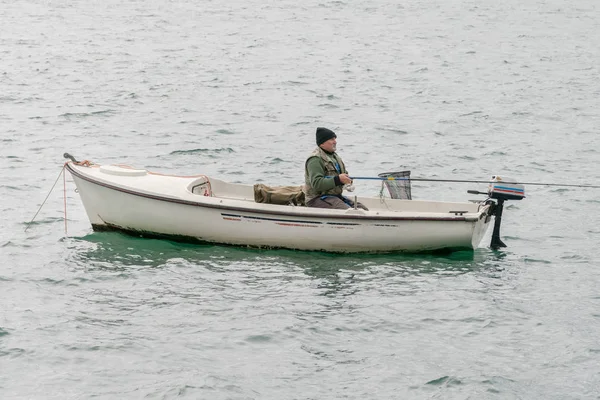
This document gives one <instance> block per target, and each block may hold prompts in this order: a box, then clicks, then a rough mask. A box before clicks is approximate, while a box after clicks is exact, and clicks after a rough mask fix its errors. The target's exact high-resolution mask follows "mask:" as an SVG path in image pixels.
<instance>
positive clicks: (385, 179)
mask: <svg viewBox="0 0 600 400" xmlns="http://www.w3.org/2000/svg"><path fill="white" fill-rule="evenodd" d="M350 179H368V180H377V181H421V182H457V183H498V182H492V181H477V180H465V179H427V178H394V177H391V176H390V177H388V178H382V177H371V176H351V177H350ZM506 183H513V184H519V185H532V186H565V187H579V188H594V189H600V186H597V185H575V184H566V183H542V182H506Z"/></svg>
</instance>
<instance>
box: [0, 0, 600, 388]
mask: <svg viewBox="0 0 600 400" xmlns="http://www.w3.org/2000/svg"><path fill="white" fill-rule="evenodd" d="M0 6H1V8H0V141H1V145H2V151H1V152H0V153H1V154H0V172H1V173H0V199H1V203H0V206H1V211H2V227H1V228H0V398H2V399H88V398H97V399H141V398H151V399H172V398H189V399H432V398H433V399H600V363H599V361H598V360H599V358H600V333H599V331H600V311H598V310H599V306H600V294H599V291H598V284H599V281H600V270H599V266H600V263H599V261H600V257H599V255H598V250H597V247H598V244H599V243H600V228H599V225H600V217H599V209H600V201H599V200H598V198H599V195H600V189H593V188H573V187H557V186H534V185H529V186H527V187H526V195H527V198H526V199H525V200H523V201H520V202H511V203H509V205H508V207H506V209H505V215H504V218H503V227H502V234H503V239H504V241H505V242H506V243H507V245H508V247H507V248H506V249H502V250H499V251H492V250H490V249H489V248H488V244H489V233H488V236H486V238H485V239H484V241H483V242H482V244H481V247H480V248H478V249H477V250H475V251H474V252H465V253H454V254H451V255H446V256H434V255H419V254H416V255H378V256H373V255H352V256H350V255H347V256H346V255H331V254H325V253H310V252H294V251H259V250H249V249H241V248H235V247H221V246H192V245H182V244H176V243H172V242H168V241H159V240H144V239H139V238H132V237H127V236H123V235H120V234H109V233H93V232H92V230H91V227H90V225H89V221H88V220H87V217H86V215H85V212H84V210H83V206H82V204H81V202H80V200H79V197H78V194H77V193H76V192H75V188H74V185H73V182H72V181H71V179H70V177H67V180H66V182H63V180H62V179H63V178H62V176H60V175H59V174H60V172H61V168H62V164H63V162H64V160H63V159H62V154H63V153H64V152H65V151H67V152H70V153H72V154H73V155H75V156H76V157H78V158H79V159H88V160H90V161H93V162H96V163H100V164H109V163H117V162H118V163H125V164H129V165H133V166H136V167H139V168H148V169H151V170H154V171H158V172H164V173H176V174H198V173H204V174H208V175H214V176H218V177H220V178H222V179H226V180H229V181H233V182H243V183H248V184H252V183H256V182H264V183H267V184H273V185H279V184H281V185H289V184H300V183H301V182H302V180H303V163H304V160H305V158H306V156H307V154H308V153H310V151H312V149H313V147H314V131H315V128H316V127H317V126H326V127H328V128H330V129H333V130H335V131H336V132H337V133H338V150H339V153H340V154H341V155H342V157H343V158H344V160H345V162H346V164H347V166H348V169H349V170H350V172H351V173H352V174H353V175H360V176H374V175H376V174H378V173H380V172H386V171H397V170H404V169H409V170H411V171H412V176H413V177H421V178H442V179H467V180H486V179H489V177H490V176H491V175H494V174H500V175H503V176H508V177H514V178H516V179H519V180H520V181H525V182H533V183H535V182H546V183H548V182H551V183H565V184H592V185H598V178H599V177H600V174H599V172H598V169H597V166H598V162H599V161H600V139H599V138H598V128H597V127H598V125H599V122H600V111H599V110H600V100H599V99H600V90H599V89H598V88H599V85H598V82H599V81H600V73H599V61H600V50H599V49H600V35H598V32H600V13H599V11H600V10H599V7H598V4H597V2H596V1H595V0H575V1H566V0H564V1H563V0H546V1H543V0H520V1H516V0H507V1H502V2H498V1H490V0H483V1H460V2H459V1H441V0H426V1H408V2H404V3H399V2H393V1H390V0H371V1H362V0H357V1H313V0H307V1H304V2H297V1H290V0H282V1H279V2H259V1H256V0H246V1H243V2H242V1H235V0H234V1H229V2H215V1H186V0H181V1H166V0H154V1H139V0H137V1H136V0H133V1H116V0H107V1H102V2H100V1H92V0H79V1H70V2H66V1H55V0H50V1H8V0H0ZM55 182H57V183H56V186H55V187H54V189H53V190H52V191H51V188H52V187H53V185H54V183H55ZM356 183H357V184H356V186H357V190H358V192H359V194H373V195H376V194H377V193H378V191H379V187H378V186H377V184H376V183H373V182H368V181H362V182H358V181H357V182H356ZM468 189H476V190H485V189H486V187H485V185H480V184H459V183H427V182H413V198H417V199H441V200H457V201H464V200H468V199H470V198H473V195H468V194H467V193H466V190H468ZM49 193H50V195H49V196H48V200H47V201H46V202H45V203H44V200H45V198H46V196H47V195H48V194H49ZM65 201H66V217H67V223H66V226H65V221H64V218H65V207H64V202H65ZM42 204H43V207H42V208H41V210H40V212H39V214H38V215H37V216H36V217H35V218H33V217H34V215H35V213H36V212H37V211H38V210H39V209H40V206H42ZM32 219H34V221H33V223H32V224H31V225H28V223H29V222H30V221H31V220H32ZM27 226H29V228H28V229H27V231H25V228H26V227H27ZM65 231H66V232H65Z"/></svg>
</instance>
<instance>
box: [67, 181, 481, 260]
mask: <svg viewBox="0 0 600 400" xmlns="http://www.w3.org/2000/svg"><path fill="white" fill-rule="evenodd" d="M73 178H74V180H75V183H76V185H77V187H78V190H79V193H80V195H81V199H82V202H83V204H84V207H85V209H86V212H87V214H88V217H89V219H90V221H91V223H92V225H93V226H94V227H95V228H100V227H102V226H105V227H109V228H117V229H123V230H126V231H135V232H140V233H147V234H158V235H169V236H176V237H187V238H190V239H192V238H193V239H197V240H201V241H205V242H212V243H222V244H234V245H244V246H255V247H275V248H288V249H299V250H321V251H333V252H390V251H426V250H435V249H442V248H465V249H472V248H475V247H477V245H478V243H479V241H480V239H481V236H482V235H483V233H484V232H485V228H486V227H487V223H485V218H480V219H478V220H471V221H458V220H416V219H413V220H410V219H408V220H394V221H389V220H381V219H379V220H377V219H366V218H356V219H339V218H318V217H314V216H301V215H297V214H296V215H291V214H290V215H278V214H270V213H268V212H253V211H251V210H246V211H242V210H240V209H237V210H236V209H235V208H233V209H227V208H214V207H212V206H214V205H215V204H216V205H217V206H219V207H223V205H222V204H220V203H219V199H215V198H204V199H203V198H202V196H199V198H200V199H202V200H205V201H203V202H199V203H197V205H191V204H181V203H177V202H171V201H165V200H157V199H154V198H148V197H143V196H139V195H136V194H134V193H133V192H131V193H127V192H124V191H120V190H115V189H112V188H109V187H105V186H102V185H98V184H96V183H93V182H90V181H88V180H84V179H81V178H80V177H77V176H76V175H73ZM207 202H209V203H212V204H206V203H207ZM221 203H222V201H221ZM275 207H277V206H275ZM279 207H282V206H279ZM283 207H288V206H283ZM352 211H353V210H350V212H352Z"/></svg>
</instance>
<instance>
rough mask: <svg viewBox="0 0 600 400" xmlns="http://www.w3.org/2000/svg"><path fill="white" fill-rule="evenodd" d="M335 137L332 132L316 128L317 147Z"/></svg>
mask: <svg viewBox="0 0 600 400" xmlns="http://www.w3.org/2000/svg"><path fill="white" fill-rule="evenodd" d="M336 137H337V135H336V134H335V132H334V131H332V130H329V129H327V128H320V127H319V128H317V146H319V145H321V143H325V142H326V141H328V140H329V139H333V138H336Z"/></svg>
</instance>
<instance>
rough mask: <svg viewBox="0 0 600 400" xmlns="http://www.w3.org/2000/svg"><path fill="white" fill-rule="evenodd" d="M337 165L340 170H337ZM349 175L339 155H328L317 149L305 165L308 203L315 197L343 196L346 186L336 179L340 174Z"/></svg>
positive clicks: (305, 188)
mask: <svg viewBox="0 0 600 400" xmlns="http://www.w3.org/2000/svg"><path fill="white" fill-rule="evenodd" d="M336 164H337V166H338V168H336ZM347 173H348V171H346V166H345V165H344V162H343V161H342V159H341V158H340V156H338V155H337V153H331V154H328V153H327V152H325V151H324V150H323V149H321V148H320V147H317V148H316V149H315V150H314V151H313V152H312V153H311V155H310V156H308V158H307V159H306V163H305V164H304V186H303V191H304V196H305V201H306V202H307V203H308V202H309V201H311V200H312V199H314V198H315V197H320V196H323V195H341V194H342V191H343V186H344V185H343V184H341V183H339V179H335V178H336V177H337V176H338V175H340V174H347ZM336 183H338V184H336Z"/></svg>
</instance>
